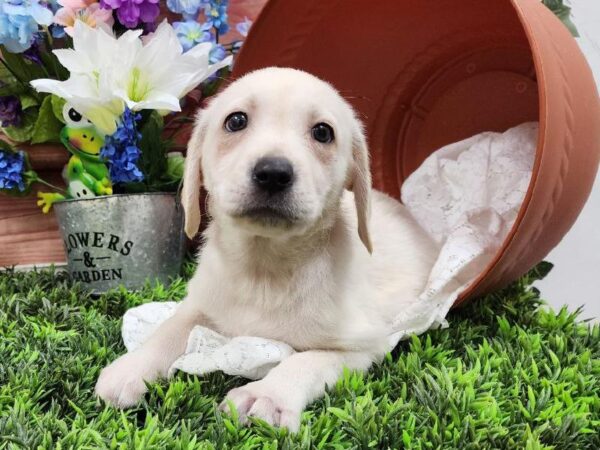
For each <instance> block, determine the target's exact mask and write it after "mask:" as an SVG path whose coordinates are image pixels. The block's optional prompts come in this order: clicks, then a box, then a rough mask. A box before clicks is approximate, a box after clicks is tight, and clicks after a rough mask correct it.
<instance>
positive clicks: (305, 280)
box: [210, 273, 341, 349]
mask: <svg viewBox="0 0 600 450" xmlns="http://www.w3.org/2000/svg"><path fill="white" fill-rule="evenodd" d="M302 275H303V274H295V275H294V276H291V277H289V279H287V280H286V279H283V280H279V281H278V282H274V281H273V280H272V279H269V278H263V279H261V278H260V277H253V278H243V277H241V278H238V279H237V280H236V281H233V282H232V283H231V284H230V285H229V286H227V287H226V288H225V289H223V291H222V295H223V297H222V298H221V302H220V304H219V305H218V308H217V309H216V310H213V311H212V312H213V314H210V315H211V316H212V317H211V319H212V320H213V321H214V323H215V325H216V326H217V328H218V329H219V330H220V331H221V332H223V333H226V334H229V335H234V336H244V335H245V336H259V337H265V338H270V339H276V340H281V341H284V342H287V343H288V344H290V345H292V346H293V347H294V348H296V349H305V348H317V347H320V346H323V345H326V344H327V343H328V342H330V341H331V339H332V338H334V336H335V333H336V330H337V328H338V325H339V324H338V322H339V320H340V319H341V317H340V306H339V302H340V299H338V298H336V296H335V295H334V293H335V292H336V291H337V290H336V286H335V284H336V283H335V279H334V278H333V277H332V276H331V274H328V273H321V274H319V276H314V274H312V275H311V276H302Z"/></svg>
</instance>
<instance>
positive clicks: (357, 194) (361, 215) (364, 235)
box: [349, 120, 373, 253]
mask: <svg viewBox="0 0 600 450" xmlns="http://www.w3.org/2000/svg"><path fill="white" fill-rule="evenodd" d="M349 189H350V190H351V191H352V192H353V193H354V203H355V204H356V214H357V216H358V236H359V237H360V240H361V241H362V243H363V244H364V246H365V247H366V248H367V250H368V252H369V253H373V245H372V243H371V235H370V233H369V219H370V217H371V171H370V169H369V149H368V148H367V140H366V139H365V135H364V133H363V127H362V124H361V123H360V122H359V121H358V120H356V126H355V127H354V133H353V136H352V165H351V167H350V174H349Z"/></svg>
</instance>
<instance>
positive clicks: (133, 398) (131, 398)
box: [95, 352, 159, 408]
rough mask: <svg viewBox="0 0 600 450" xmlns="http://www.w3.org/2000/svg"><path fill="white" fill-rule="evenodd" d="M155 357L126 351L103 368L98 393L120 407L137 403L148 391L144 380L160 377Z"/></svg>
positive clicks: (98, 383) (149, 380) (97, 388)
mask: <svg viewBox="0 0 600 450" xmlns="http://www.w3.org/2000/svg"><path fill="white" fill-rule="evenodd" d="M158 376H159V370H158V368H157V366H156V363H155V361H154V360H153V359H151V358H148V357H147V356H146V355H144V354H143V353H141V352H132V353H126V354H124V355H123V356H121V357H120V358H118V359H116V360H115V361H113V362H112V363H111V364H110V365H108V366H107V367H105V368H104V369H102V372H100V377H99V378H98V381H97V382H96V389H95V392H96V395H97V396H98V397H100V398H101V399H103V400H104V401H106V402H107V403H110V404H112V405H114V406H116V407H118V408H128V407H130V406H134V405H136V404H137V403H138V402H139V401H140V400H141V398H142V397H143V395H144V394H145V392H146V384H145V383H144V381H147V382H151V381H154V380H156V379H157V378H158Z"/></svg>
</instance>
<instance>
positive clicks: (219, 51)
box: [208, 44, 227, 64]
mask: <svg viewBox="0 0 600 450" xmlns="http://www.w3.org/2000/svg"><path fill="white" fill-rule="evenodd" d="M226 56H227V50H225V47H223V46H222V45H221V44H215V45H213V47H212V48H211V49H210V53H209V55H208V61H209V62H210V63H211V64H216V63H218V62H220V61H223V60H224V59H225V57H226Z"/></svg>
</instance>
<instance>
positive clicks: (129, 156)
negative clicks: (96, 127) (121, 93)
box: [100, 109, 144, 183]
mask: <svg viewBox="0 0 600 450" xmlns="http://www.w3.org/2000/svg"><path fill="white" fill-rule="evenodd" d="M141 118H142V116H141V115H140V114H135V113H134V112H133V111H131V110H130V109H125V112H124V113H123V115H122V116H121V123H120V124H119V126H118V127H117V131H115V132H114V134H112V135H111V136H107V137H106V139H105V140H104V146H103V147H102V149H101V150H100V156H101V157H102V158H104V159H105V160H106V161H108V165H109V172H110V179H111V180H112V182H113V183H133V182H139V181H143V180H144V174H143V173H142V172H141V170H140V169H139V167H138V166H137V164H138V160H139V159H140V156H141V154H142V153H141V151H140V148H139V146H138V142H139V140H140V139H141V137H142V135H141V134H140V133H139V132H138V130H137V126H136V123H137V122H139V121H140V120H141Z"/></svg>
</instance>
